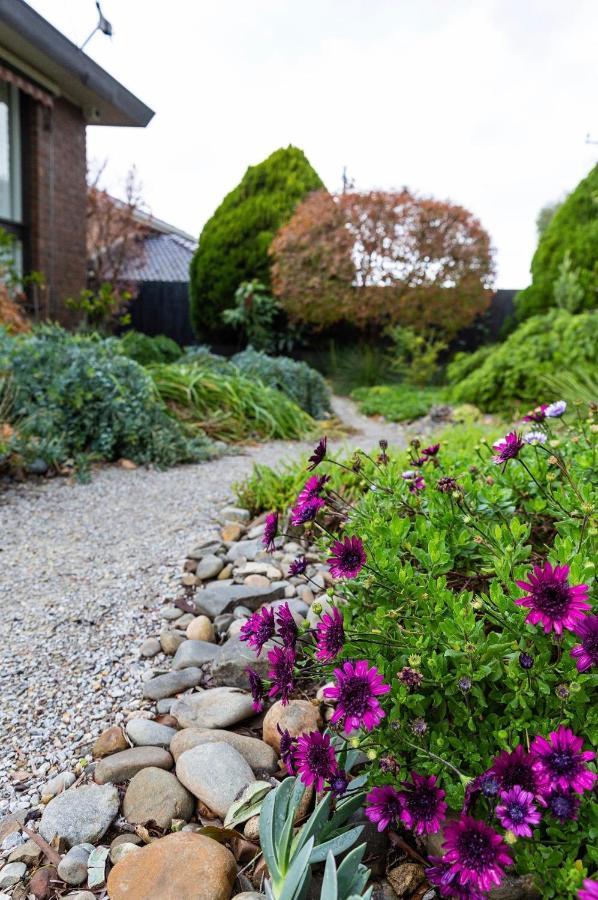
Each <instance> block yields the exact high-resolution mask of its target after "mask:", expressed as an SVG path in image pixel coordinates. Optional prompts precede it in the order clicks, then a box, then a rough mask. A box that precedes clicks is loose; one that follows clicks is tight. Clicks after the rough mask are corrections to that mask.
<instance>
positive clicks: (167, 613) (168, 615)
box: [161, 606, 183, 622]
mask: <svg viewBox="0 0 598 900" xmlns="http://www.w3.org/2000/svg"><path fill="white" fill-rule="evenodd" d="M182 615H183V610H182V609H179V608H178V606H165V607H164V609H163V610H162V613H161V616H162V618H163V619H166V620H167V621H168V622H176V620H177V619H180V618H181V616H182Z"/></svg>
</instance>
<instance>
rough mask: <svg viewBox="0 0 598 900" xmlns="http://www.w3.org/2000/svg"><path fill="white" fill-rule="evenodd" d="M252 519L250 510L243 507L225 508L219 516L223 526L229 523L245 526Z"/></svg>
mask: <svg viewBox="0 0 598 900" xmlns="http://www.w3.org/2000/svg"><path fill="white" fill-rule="evenodd" d="M250 519H251V513H250V512H249V510H248V509H243V507H241V506H223V507H222V509H221V510H220V513H219V515H218V520H219V521H220V522H222V523H223V524H226V523H228V522H241V523H242V524H245V523H247V522H249V520H250Z"/></svg>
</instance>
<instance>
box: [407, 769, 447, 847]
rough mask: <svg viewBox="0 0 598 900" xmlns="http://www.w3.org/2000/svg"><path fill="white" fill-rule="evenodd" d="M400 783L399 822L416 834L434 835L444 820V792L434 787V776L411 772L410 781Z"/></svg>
mask: <svg viewBox="0 0 598 900" xmlns="http://www.w3.org/2000/svg"><path fill="white" fill-rule="evenodd" d="M401 783H402V785H403V788H404V790H403V791H401V792H400V794H399V803H400V804H401V813H400V816H399V818H400V820H401V822H402V823H403V824H404V825H406V826H407V828H410V829H411V830H412V831H414V832H415V833H416V834H435V833H436V832H437V831H439V830H440V826H441V824H442V822H444V819H445V818H446V803H445V802H444V791H443V790H442V788H439V787H436V776H435V775H429V776H426V775H418V774H417V772H412V773H411V781H403V782H401Z"/></svg>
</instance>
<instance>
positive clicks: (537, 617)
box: [515, 562, 590, 634]
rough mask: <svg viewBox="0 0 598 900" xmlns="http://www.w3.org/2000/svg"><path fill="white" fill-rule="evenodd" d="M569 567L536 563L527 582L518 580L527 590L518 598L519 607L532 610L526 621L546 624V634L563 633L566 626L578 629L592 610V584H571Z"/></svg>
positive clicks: (570, 629)
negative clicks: (590, 601)
mask: <svg viewBox="0 0 598 900" xmlns="http://www.w3.org/2000/svg"><path fill="white" fill-rule="evenodd" d="M568 575H569V566H554V567H553V566H552V565H551V564H550V563H549V562H545V563H544V565H543V566H534V568H533V570H532V571H531V572H530V573H529V575H528V576H527V578H528V580H527V581H517V582H516V583H517V585H518V586H519V587H520V588H521V589H522V590H523V591H525V592H526V593H525V596H523V597H520V598H519V599H518V600H515V603H516V604H517V606H526V607H527V608H528V609H530V610H531V612H529V613H528V615H527V617H526V619H525V621H526V622H529V623H530V624H531V625H538V624H540V625H542V626H543V628H544V631H545V632H546V634H548V633H549V632H550V631H555V632H556V633H557V634H562V633H563V628H568V629H569V631H574V630H575V628H576V627H577V625H578V623H580V622H582V621H583V618H584V613H585V611H586V609H590V604H589V603H588V602H587V599H588V586H587V585H586V584H578V585H574V586H572V585H570V584H569V579H568Z"/></svg>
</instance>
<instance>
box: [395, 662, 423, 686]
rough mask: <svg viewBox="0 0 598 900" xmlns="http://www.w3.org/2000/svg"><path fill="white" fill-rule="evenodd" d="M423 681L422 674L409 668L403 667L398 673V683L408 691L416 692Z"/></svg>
mask: <svg viewBox="0 0 598 900" xmlns="http://www.w3.org/2000/svg"><path fill="white" fill-rule="evenodd" d="M423 680H424V676H423V675H422V673H421V672H418V671H417V669H412V668H411V667H410V666H403V668H402V669H401V671H400V672H399V681H400V682H401V684H404V685H405V687H406V688H407V690H409V691H416V690H417V689H418V687H419V686H420V684H421V683H422V681H423Z"/></svg>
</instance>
